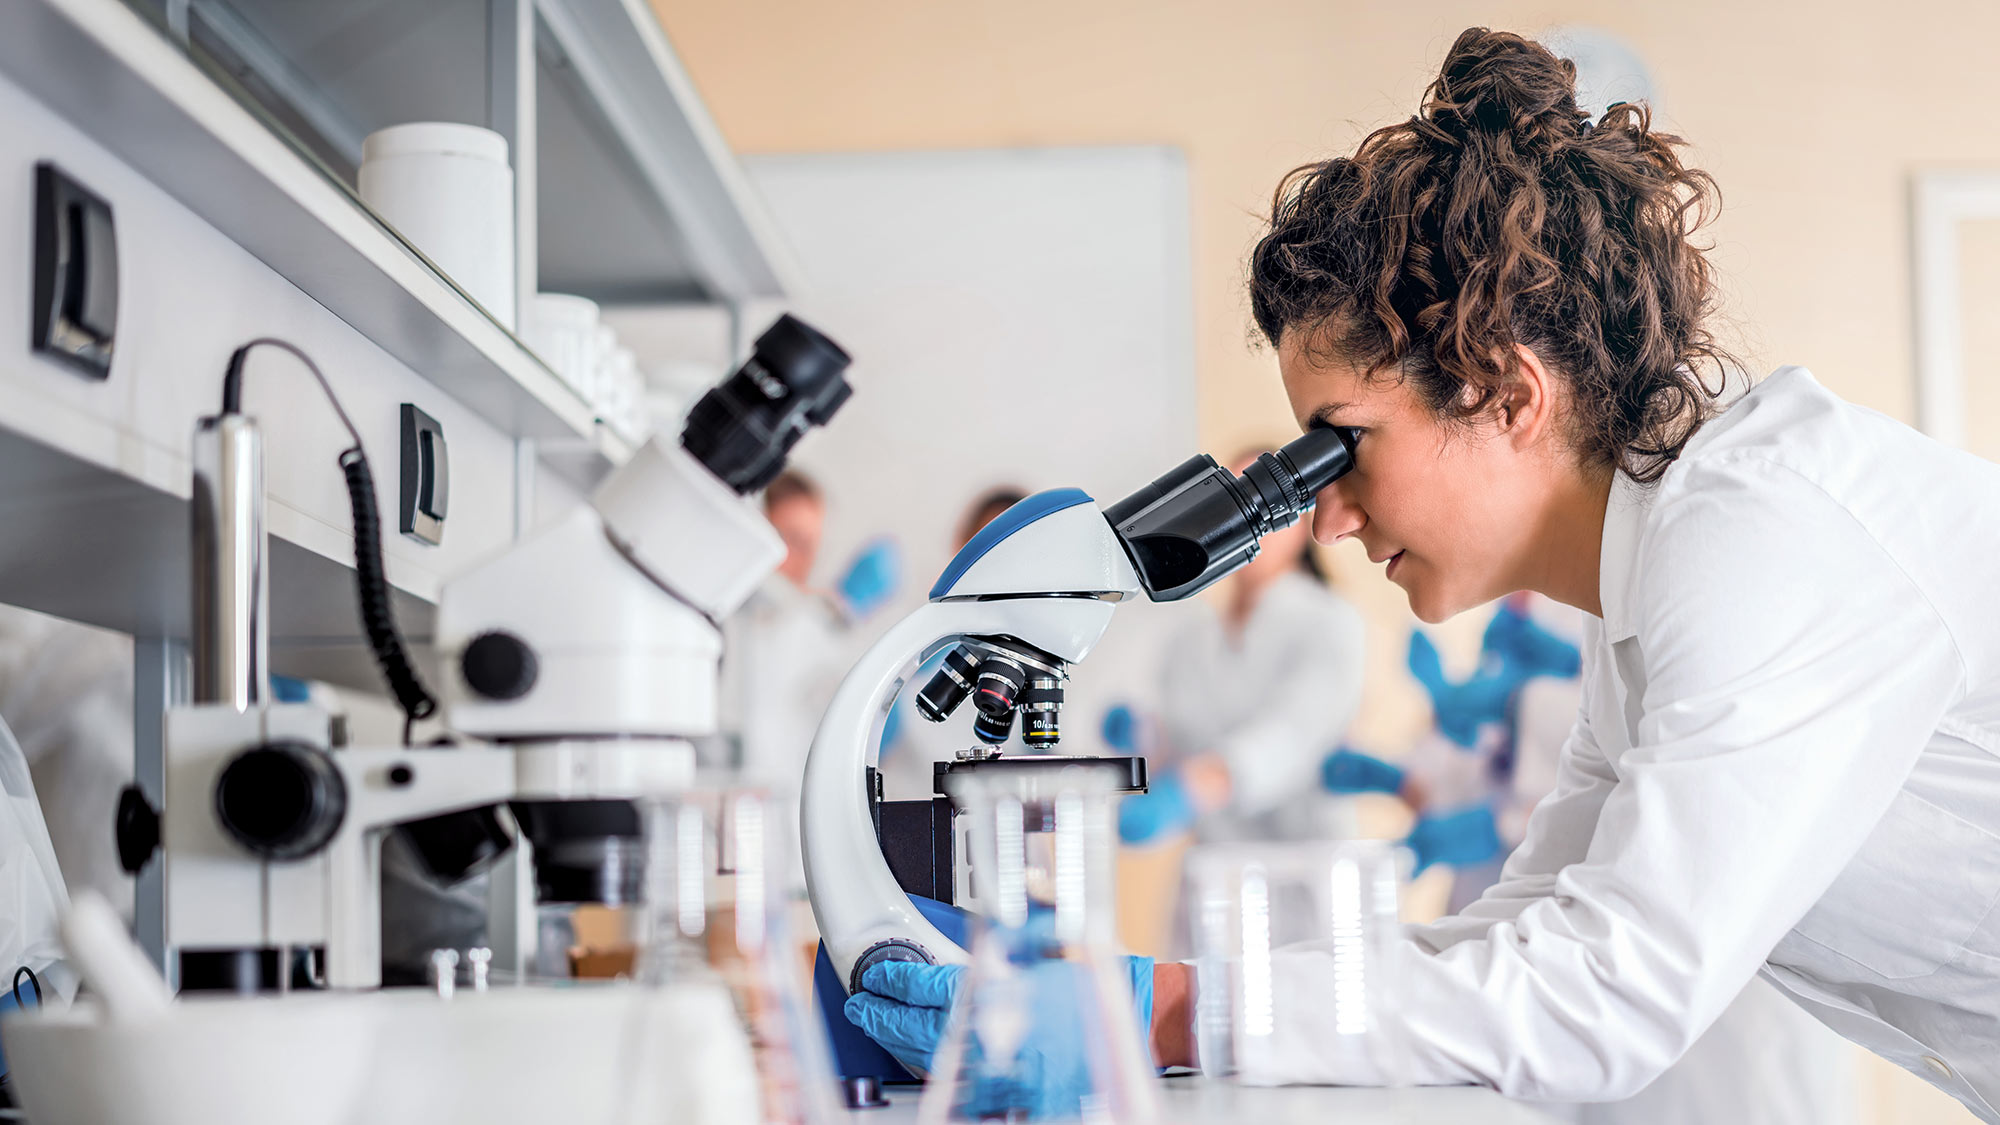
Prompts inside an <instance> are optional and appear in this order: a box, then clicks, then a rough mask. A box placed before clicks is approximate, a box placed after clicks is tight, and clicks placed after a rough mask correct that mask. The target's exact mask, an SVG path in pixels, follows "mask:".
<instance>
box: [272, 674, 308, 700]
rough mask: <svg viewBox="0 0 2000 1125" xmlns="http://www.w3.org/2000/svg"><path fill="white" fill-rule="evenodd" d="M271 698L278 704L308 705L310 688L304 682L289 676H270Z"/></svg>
mask: <svg viewBox="0 0 2000 1125" xmlns="http://www.w3.org/2000/svg"><path fill="white" fill-rule="evenodd" d="M271 698H272V699H275V700H277V701H278V702H280V703H310V702H312V687H311V685H309V684H307V683H306V682H305V681H304V680H295V679H293V678H292V677H290V676H272V677H271Z"/></svg>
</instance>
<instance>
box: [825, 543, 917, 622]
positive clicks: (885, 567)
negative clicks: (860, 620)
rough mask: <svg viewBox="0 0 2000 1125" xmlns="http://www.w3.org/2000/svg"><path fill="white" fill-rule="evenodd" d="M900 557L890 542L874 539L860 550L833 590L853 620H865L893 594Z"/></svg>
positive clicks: (899, 570) (897, 577) (901, 564)
mask: <svg viewBox="0 0 2000 1125" xmlns="http://www.w3.org/2000/svg"><path fill="white" fill-rule="evenodd" d="M902 571H903V553H902V551H901V550H900V549H898V548H897V546H896V541H895V540H893V539H877V540H874V541H873V542H871V543H869V544H868V545H867V546H866V547H863V548H862V549H861V553H860V554H858V555H856V556H855V557H854V561H853V562H852V563H850V564H849V565H848V567H847V573H846V574H843V575H841V577H840V582H839V584H838V585H837V586H836V589H838V590H839V592H840V600H841V601H842V602H845V603H846V604H847V610H848V612H849V613H852V614H853V615H854V616H856V617H866V616H868V615H869V614H871V613H873V612H875V611H876V610H878V609H880V608H882V603H883V602H886V601H888V600H889V599H890V597H892V596H893V595H894V594H895V593H896V585H897V583H898V582H899V581H901V578H902Z"/></svg>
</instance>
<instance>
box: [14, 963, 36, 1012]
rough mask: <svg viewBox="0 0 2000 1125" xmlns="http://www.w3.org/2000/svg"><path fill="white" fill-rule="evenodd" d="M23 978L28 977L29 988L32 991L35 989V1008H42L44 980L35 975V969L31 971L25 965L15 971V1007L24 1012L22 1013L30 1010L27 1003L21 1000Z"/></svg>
mask: <svg viewBox="0 0 2000 1125" xmlns="http://www.w3.org/2000/svg"><path fill="white" fill-rule="evenodd" d="M22 977H27V978H28V987H29V988H32V989H34V990H35V1007H37V1008H39V1007H41V1006H42V978H40V977H38V976H36V975H35V970H33V969H30V968H29V967H27V966H26V965H23V966H21V967H20V968H18V969H15V970H14V1006H15V1007H16V1008H19V1009H21V1010H22V1011H24V1012H25V1011H27V1010H28V1005H27V1004H26V1003H24V1002H23V1001H22V1000H21V978H22Z"/></svg>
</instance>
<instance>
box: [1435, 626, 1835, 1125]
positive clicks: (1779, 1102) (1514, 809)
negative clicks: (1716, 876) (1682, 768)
mask: <svg viewBox="0 0 2000 1125" xmlns="http://www.w3.org/2000/svg"><path fill="white" fill-rule="evenodd" d="M1535 603H1536V604H1535V609H1534V615H1535V619H1536V621H1538V622H1539V623H1540V624H1541V625H1542V626H1543V627H1544V628H1548V629H1551V630H1552V631H1554V632H1555V633H1556V634H1557V635H1559V636H1563V637H1567V638H1569V639H1571V640H1575V639H1577V638H1578V637H1579V636H1580V635H1581V633H1582V629H1583V614H1582V613H1581V612H1580V611H1576V610H1570V609H1569V608H1568V607H1566V606H1559V605H1557V604H1556V603H1554V602H1550V601H1548V600H1547V599H1544V598H1536V599H1535ZM1582 694H1583V692H1582V684H1581V683H1579V682H1578V681H1577V680H1574V679H1556V678H1555V677H1553V676H1538V677H1536V678H1535V679H1532V680H1530V681H1528V682H1527V683H1526V684H1524V685H1522V688H1521V694H1520V697H1519V699H1518V700H1517V701H1516V704H1515V712H1514V769H1513V776H1512V778H1511V785H1510V787H1509V791H1508V792H1507V793H1506V794H1504V795H1503V798H1502V802H1501V803H1502V806H1503V810H1502V813H1501V816H1500V835H1501V838H1502V839H1505V840H1508V841H1510V842H1512V843H1514V844H1519V843H1520V841H1521V839H1522V838H1523V836H1524V835H1525V834H1526V822H1527V814H1529V813H1530V812H1532V811H1533V809H1534V808H1535V806H1536V805H1538V804H1540V803H1541V801H1542V799H1543V798H1545V797H1547V796H1548V795H1549V793H1550V791H1551V790H1553V789H1554V788H1555V786H1556V777H1557V772H1558V770H1559V768H1560V766H1561V759H1562V748H1563V744H1564V743H1566V742H1568V741H1569V732H1570V728H1571V727H1573V726H1575V725H1576V713H1577V707H1578V705H1579V703H1580V702H1581V699H1582ZM1489 867H1490V869H1491V870H1492V872H1493V876H1494V877H1495V878H1497V876H1498V875H1499V872H1500V864H1499V863H1498V862H1494V863H1492V864H1490V865H1487V866H1482V867H1481V868H1478V869H1477V870H1479V871H1485V870H1487V869H1488V868H1489ZM1469 874H1470V873H1469V872H1466V871H1459V872H1458V873H1457V875H1456V877H1455V878H1454V879H1453V880H1452V887H1451V897H1452V901H1453V902H1455V903H1466V904H1469V903H1471V902H1472V901H1473V900H1474V899H1476V898H1478V897H1479V894H1480V892H1482V891H1484V890H1485V889H1486V887H1487V886H1488V885H1490V884H1491V883H1492V882H1493V881H1494V879H1493V878H1489V879H1487V880H1486V881H1485V882H1484V883H1482V884H1480V885H1477V886H1461V884H1462V883H1466V882H1469V881H1470V880H1469V879H1468V875H1469ZM1461 896H1462V897H1461ZM1461 909H1462V907H1461ZM1854 1054H1855V1049H1854V1048H1853V1047H1852V1046H1850V1045H1849V1044H1848V1043H1847V1042H1846V1041H1844V1040H1842V1039H1841V1038H1840V1037H1839V1036H1837V1035H1835V1034H1834V1033H1833V1032H1831V1031H1829V1030H1827V1029H1826V1028H1825V1027H1824V1026H1822V1025H1821V1024H1820V1023H1819V1021H1818V1020H1815V1019H1813V1018H1812V1016H1811V1015H1809V1014H1808V1013H1807V1012H1806V1011H1805V1010H1804V1009H1802V1008H1800V1007H1799V1006H1798V1005H1797V1004H1794V1003H1792V1002H1791V1001H1790V1000H1787V999H1786V998H1785V997H1784V996H1783V995H1782V994H1780V993H1779V992H1778V990H1777V989H1775V988H1773V987H1772V986H1771V985H1769V984H1767V983H1765V982H1764V981H1761V980H1753V981H1751V982H1750V985H1749V987H1748V988H1745V989H1744V990H1743V994H1742V995H1740V996H1738V997H1737V998H1736V999H1735V1000H1734V1001H1732V1002H1731V1003H1730V1005H1729V1007H1728V1008H1726V1009H1724V1010H1723V1013H1722V1015H1721V1016H1719V1017H1717V1019H1716V1021H1715V1022H1714V1023H1713V1024H1711V1025H1709V1029H1708V1030H1707V1031H1706V1032H1704V1033H1702V1037H1701V1038H1700V1039H1698V1040H1696V1041H1695V1044H1694V1046H1693V1047H1691V1048H1689V1049H1688V1053H1687V1054H1685V1055H1683V1056H1682V1057H1681V1060H1680V1061H1679V1062H1677V1063H1675V1064H1674V1065H1673V1066H1670V1067H1668V1068H1667V1071H1666V1073H1665V1074H1662V1075H1660V1076H1659V1077H1658V1078H1656V1079H1654V1080H1653V1082H1652V1083H1651V1084H1650V1085H1648V1086H1647V1087H1646V1088H1645V1089H1644V1090H1641V1091H1639V1093H1637V1094H1636V1095H1634V1096H1632V1097H1630V1098H1626V1099H1625V1100H1623V1101H1617V1102H1599V1103H1582V1104H1576V1103H1568V1104H1548V1103H1542V1104H1540V1105H1539V1106H1538V1108H1540V1109H1542V1110H1543V1111H1545V1112H1547V1113H1549V1114H1550V1115H1551V1116H1554V1117H1558V1118H1560V1119H1561V1120H1564V1121H1569V1122H1572V1123H1573V1125H1686V1123H1688V1122H1712V1121H1718V1122H1719V1121H1726V1122H1728V1123H1729V1125H1843V1123H1845V1122H1851V1121H1852V1120H1853V1119H1854V1100H1855V1092H1856V1090H1855V1082H1854V1074H1853V1067H1852V1060H1853V1056H1854Z"/></svg>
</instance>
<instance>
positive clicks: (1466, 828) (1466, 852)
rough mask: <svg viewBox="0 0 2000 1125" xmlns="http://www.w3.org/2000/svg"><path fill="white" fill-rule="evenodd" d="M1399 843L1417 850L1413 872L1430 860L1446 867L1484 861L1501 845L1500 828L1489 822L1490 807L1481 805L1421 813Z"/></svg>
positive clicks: (1422, 868) (1496, 853)
mask: <svg viewBox="0 0 2000 1125" xmlns="http://www.w3.org/2000/svg"><path fill="white" fill-rule="evenodd" d="M1403 843H1404V844H1405V845H1406V846H1408V847H1409V849H1410V850H1411V851H1413V852H1415V853H1417V869H1416V871H1415V872H1414V874H1417V875H1421V874H1423V873H1424V869H1425V868H1428V867H1430V866H1431V865H1432V864H1434V863H1442V864H1445V865H1446V866H1449V867H1472V866H1475V865H1477V864H1481V863H1485V862H1486V861H1487V860H1489V859H1492V858H1493V857H1494V856H1497V855H1499V854H1500V852H1501V849H1502V848H1503V847H1504V845H1502V844H1501V843H1500V828H1499V826H1498V825H1496V824H1495V823H1494V822H1493V810H1492V809H1490V808H1488V807H1487V806H1485V805H1475V806H1473V807H1472V808H1469V809H1460V810H1458V811H1457V812H1449V813H1443V814H1440V815H1438V816H1427V817H1423V818H1421V819H1419V820H1418V821H1417V826H1416V827H1415V828H1413V829H1411V831H1410V835H1409V838H1408V839H1406V840H1404V841H1403Z"/></svg>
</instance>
